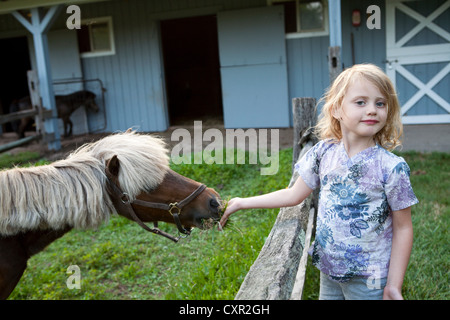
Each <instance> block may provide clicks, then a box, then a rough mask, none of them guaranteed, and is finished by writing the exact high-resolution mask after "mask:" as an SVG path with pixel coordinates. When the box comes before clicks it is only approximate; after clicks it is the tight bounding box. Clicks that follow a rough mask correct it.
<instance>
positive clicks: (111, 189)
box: [106, 168, 206, 242]
mask: <svg viewBox="0 0 450 320" xmlns="http://www.w3.org/2000/svg"><path fill="white" fill-rule="evenodd" d="M106 177H107V180H108V181H107V188H106V190H107V191H108V194H109V196H110V198H111V201H112V202H113V204H114V207H115V208H116V210H117V213H119V214H120V215H122V216H124V217H127V218H129V219H131V220H134V221H135V222H136V223H137V224H138V225H140V226H141V227H142V228H144V229H145V230H147V231H149V232H153V233H155V234H159V235H161V236H163V237H166V238H168V239H170V240H172V241H175V242H178V240H180V238H185V237H187V236H188V235H190V234H191V230H190V229H185V228H184V227H183V226H182V224H181V221H180V217H179V216H180V214H181V210H182V209H183V207H184V206H186V205H187V204H188V203H190V202H191V201H192V200H194V199H195V198H197V197H198V196H199V195H200V194H201V193H202V192H203V190H205V189H206V186H205V185H204V184H201V185H200V186H199V187H198V188H197V189H196V190H195V191H194V192H192V193H191V194H190V195H189V196H187V197H186V198H185V199H183V200H181V201H180V202H175V203H170V204H166V203H157V202H149V201H143V200H139V199H135V200H133V201H131V200H130V198H129V196H128V194H127V193H126V192H123V191H122V190H121V189H120V188H119V186H118V185H116V184H115V183H114V181H113V179H112V177H113V176H112V174H111V173H110V172H109V170H108V168H106ZM131 204H134V205H138V206H142V207H147V208H153V209H161V210H166V211H168V212H169V213H170V214H171V215H172V217H173V220H174V222H175V224H176V226H177V228H178V231H179V232H180V233H182V234H184V235H185V236H184V237H183V236H182V235H181V234H180V235H179V236H178V237H174V236H172V235H170V234H168V233H166V232H164V231H162V230H160V229H159V228H158V222H157V221H155V222H153V224H154V228H149V227H148V226H147V225H146V224H145V223H144V222H142V220H141V219H139V217H138V216H137V215H136V212H134V209H133V207H132V206H131Z"/></svg>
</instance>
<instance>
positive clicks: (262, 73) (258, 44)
mask: <svg viewBox="0 0 450 320" xmlns="http://www.w3.org/2000/svg"><path fill="white" fill-rule="evenodd" d="M282 10H283V8H282V7H281V6H273V7H263V8H257V9H246V10H238V11H226V12H219V13H218V15H217V23H218V35H219V54H220V71H221V80H222V96H223V112H224V124H225V127H226V128H270V127H288V126H289V116H290V111H289V110H290V109H289V102H288V86H287V70H286V44H285V35H284V16H283V11H282Z"/></svg>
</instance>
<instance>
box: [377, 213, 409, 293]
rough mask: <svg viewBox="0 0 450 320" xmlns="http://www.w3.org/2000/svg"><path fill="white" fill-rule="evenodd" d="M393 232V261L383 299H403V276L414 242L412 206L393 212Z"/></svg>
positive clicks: (390, 265)
mask: <svg viewBox="0 0 450 320" xmlns="http://www.w3.org/2000/svg"><path fill="white" fill-rule="evenodd" d="M392 232H393V234H392V249H391V261H390V264H389V273H388V278H387V283H386V287H385V288H384V293H383V299H384V300H391V299H393V300H402V299H403V296H402V285H403V278H404V276H405V273H406V268H407V266H408V262H409V257H410V255H411V248H412V244H413V227H412V221H411V207H408V208H406V209H403V210H398V211H393V212H392Z"/></svg>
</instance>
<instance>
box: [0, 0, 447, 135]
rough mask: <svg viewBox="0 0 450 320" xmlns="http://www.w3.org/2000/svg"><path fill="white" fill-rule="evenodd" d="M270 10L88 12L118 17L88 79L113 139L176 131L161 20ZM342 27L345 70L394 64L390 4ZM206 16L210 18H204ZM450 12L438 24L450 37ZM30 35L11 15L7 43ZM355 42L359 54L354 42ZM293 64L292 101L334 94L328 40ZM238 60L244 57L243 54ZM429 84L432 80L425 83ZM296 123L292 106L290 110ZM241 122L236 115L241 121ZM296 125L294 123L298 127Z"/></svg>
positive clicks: (427, 5) (426, 5) (405, 26)
mask: <svg viewBox="0 0 450 320" xmlns="http://www.w3.org/2000/svg"><path fill="white" fill-rule="evenodd" d="M442 1H443V0H427V1H421V2H410V3H409V2H408V3H407V5H408V6H411V7H412V6H414V7H413V9H414V10H418V11H419V12H422V13H423V14H427V11H430V10H433V8H434V7H435V6H437V5H439V3H442ZM372 4H376V5H378V6H379V7H380V9H381V16H382V21H381V22H382V23H381V29H380V30H369V29H367V27H366V24H365V22H366V21H365V19H366V14H365V12H366V9H367V7H368V6H369V5H372ZM265 6H267V1H266V0H245V1H228V0H196V1H184V0H167V1H159V0H129V1H107V2H99V3H92V4H85V5H80V8H81V13H82V19H86V18H95V17H103V16H111V17H112V22H113V29H114V38H115V48H116V54H115V55H112V56H102V57H95V58H84V59H82V67H83V75H84V78H85V79H95V78H99V79H101V80H102V81H103V83H104V86H105V88H106V89H107V92H106V93H105V103H106V108H107V124H108V126H107V128H106V129H105V131H116V130H124V129H127V128H128V127H130V126H136V127H137V128H138V129H140V130H142V131H160V130H165V129H166V128H167V126H168V116H167V110H166V108H167V106H166V102H165V92H164V79H163V76H164V75H163V67H162V55H161V49H160V39H159V30H158V28H159V20H160V19H169V18H175V17H183V16H184V17H187V16H195V15H199V14H200V13H201V12H208V13H209V14H214V13H218V12H222V11H230V10H237V9H244V8H256V7H265ZM341 6H342V7H341V19H342V62H343V66H344V67H345V68H346V67H349V66H351V65H352V62H353V59H354V62H355V63H363V62H370V63H374V64H376V65H378V66H380V67H382V68H383V69H384V68H385V64H384V62H383V61H384V60H385V59H386V34H385V32H386V21H385V1H384V0H346V1H341ZM353 9H359V10H360V11H361V17H362V23H361V26H360V27H357V28H355V27H353V26H352V25H351V13H352V10H353ZM202 10H203V11H202ZM66 18H67V15H66V14H64V13H62V14H61V17H60V19H59V21H58V22H57V23H56V24H55V27H54V28H53V29H56V28H63V27H64V26H65V19H66ZM397 19H399V20H401V21H402V22H401V23H400V27H399V28H398V29H397V33H398V36H401V35H402V34H404V33H405V32H407V30H410V28H411V26H412V25H415V22H414V21H412V20H411V18H408V17H405V16H404V15H402V14H401V13H398V14H397ZM448 21H450V10H447V12H446V13H445V14H444V15H442V16H441V17H439V18H438V19H436V20H435V21H434V22H435V23H436V24H438V25H439V26H441V27H442V28H444V29H446V30H449V22H448ZM25 33H26V32H25V30H24V29H23V27H22V26H21V25H20V24H19V23H18V22H17V21H15V19H14V18H13V17H12V16H11V15H1V16H0V37H2V36H11V35H19V34H22V35H23V34H25ZM352 34H353V40H354V41H353V52H354V56H352V41H351V35H352ZM285 41H286V59H287V69H288V72H287V73H288V75H287V76H288V92H289V101H288V104H289V105H290V104H291V99H292V98H294V97H315V98H316V99H319V98H320V97H321V96H322V94H323V93H324V91H325V90H326V88H327V87H328V86H329V76H328V65H327V54H328V46H329V39H328V36H321V37H311V38H301V39H287V40H285ZM439 41H441V42H442V38H440V37H439V36H438V35H435V34H434V35H433V34H432V33H430V32H429V31H424V32H423V33H422V34H421V35H420V36H418V37H415V38H413V39H412V40H411V42H410V43H408V45H417V44H428V43H439ZM237 52H238V51H237ZM441 67H442V66H441V65H440V64H439V63H436V64H428V65H427V66H420V65H416V66H410V67H409V68H410V71H411V72H413V73H414V74H417V76H418V77H419V78H420V79H426V78H427V77H431V76H432V75H433V74H435V72H436V70H439V68H441ZM423 81H425V80H423ZM449 85H450V79H449V76H447V77H446V78H445V79H444V80H443V81H441V82H440V83H439V84H438V85H436V87H435V88H434V90H436V92H437V93H438V94H439V95H441V96H442V97H443V98H444V99H446V100H448V99H449V98H450V97H449V90H448V87H449ZM415 90H417V89H416V88H415V87H414V86H413V85H411V84H409V83H408V82H407V81H403V82H401V81H400V82H399V84H398V91H399V97H400V100H401V101H406V99H407V98H408V97H410V96H411V95H412V94H414V92H415ZM285 110H287V111H286V112H288V113H289V117H291V114H290V113H291V112H290V106H287V108H286V109H285ZM440 112H441V111H440V110H439V107H438V106H436V104H435V103H434V102H433V101H431V99H428V98H424V99H423V101H421V103H420V104H418V106H417V107H414V108H413V109H411V110H410V111H409V113H408V114H429V113H440ZM239 116H240V115H236V117H239ZM291 124H292V122H291Z"/></svg>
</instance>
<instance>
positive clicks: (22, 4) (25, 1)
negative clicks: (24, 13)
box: [0, 0, 111, 14]
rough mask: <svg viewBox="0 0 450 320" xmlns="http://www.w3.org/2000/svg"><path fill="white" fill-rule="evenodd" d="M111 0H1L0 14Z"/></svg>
mask: <svg viewBox="0 0 450 320" xmlns="http://www.w3.org/2000/svg"><path fill="white" fill-rule="evenodd" d="M104 1H111V0H40V1H36V0H14V1H2V2H0V14H5V13H12V12H14V11H18V10H26V9H31V8H37V7H51V6H57V5H60V4H62V5H66V6H69V5H71V4H76V5H81V4H85V3H92V2H104Z"/></svg>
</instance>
